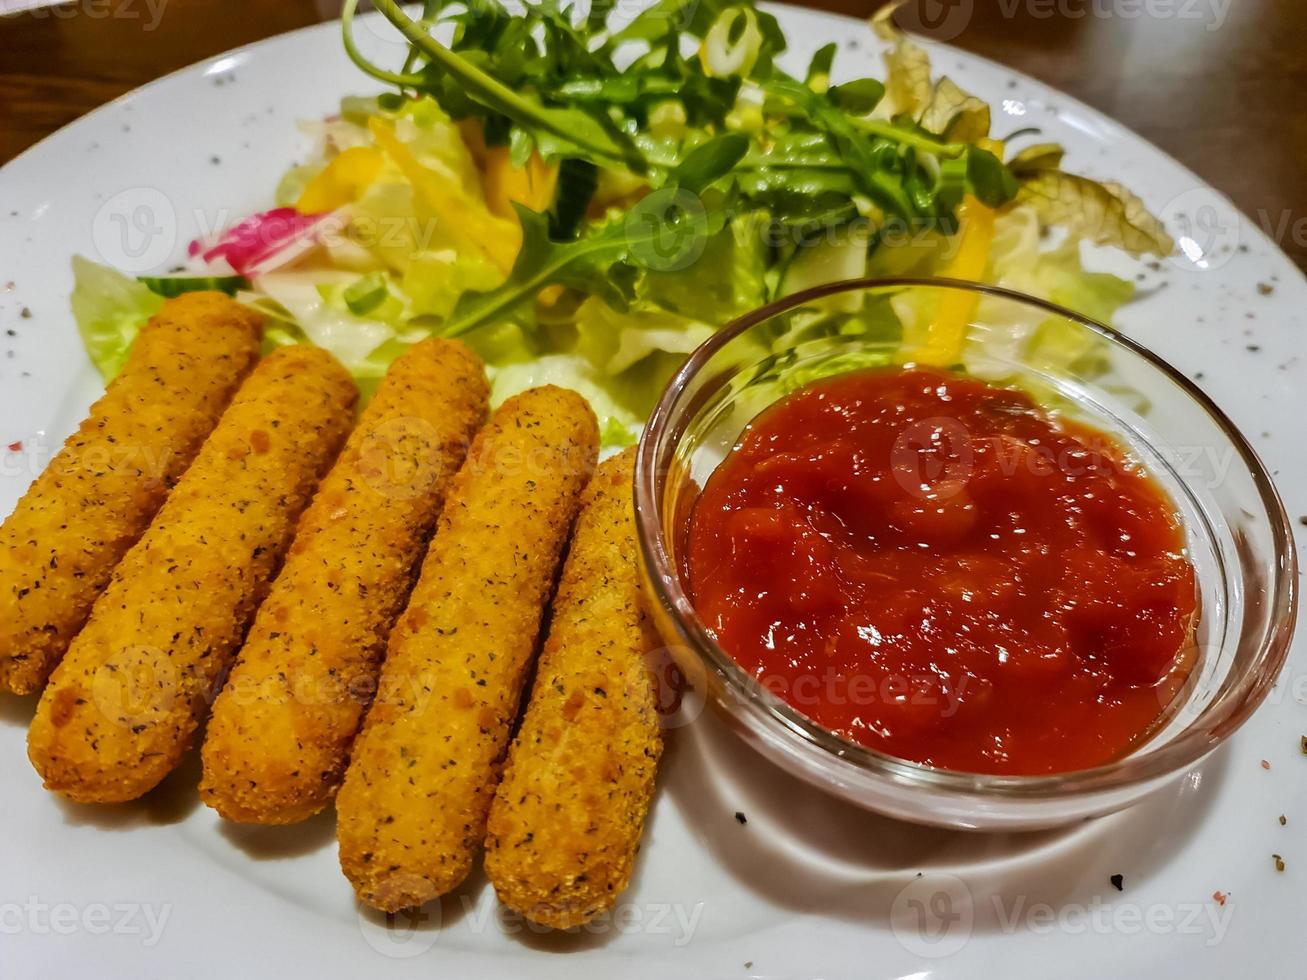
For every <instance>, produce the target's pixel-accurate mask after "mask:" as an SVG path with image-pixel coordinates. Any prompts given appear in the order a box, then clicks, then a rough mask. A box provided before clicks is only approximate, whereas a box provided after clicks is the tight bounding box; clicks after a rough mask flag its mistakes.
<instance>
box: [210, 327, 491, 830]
mask: <svg viewBox="0 0 1307 980" xmlns="http://www.w3.org/2000/svg"><path fill="white" fill-rule="evenodd" d="M488 399H489V390H488V386H487V384H486V379H485V372H484V369H483V368H482V365H481V362H480V361H479V360H477V357H476V355H475V354H473V353H472V352H471V351H470V350H469V349H468V348H467V347H466V346H465V345H463V344H462V343H461V342H459V341H457V340H428V341H425V342H423V343H421V344H418V345H417V346H415V347H413V348H412V349H410V350H409V351H408V352H407V353H406V354H404V355H403V356H402V357H400V358H399V359H398V360H397V361H395V363H394V364H393V365H392V366H391V368H390V371H389V372H388V373H387V375H386V378H385V380H384V381H383V382H382V384H381V387H380V389H379V390H378V391H377V394H376V396H375V397H374V398H373V400H372V401H371V403H370V404H369V405H368V407H367V409H366V411H365V412H364V413H363V418H362V419H361V420H360V422H359V425H358V427H357V428H356V429H355V430H354V433H353V434H352V435H351V436H350V439H349V442H348V443H347V444H346V446H345V449H344V451H343V452H342V453H341V456H340V459H338V460H337V461H336V465H335V466H334V467H332V470H331V472H330V473H329V474H328V475H327V478H326V479H325V480H323V482H322V486H321V487H320V488H319V490H318V493H317V495H316V496H315V497H314V499H313V503H312V504H311V505H310V506H309V509H308V510H307V511H305V514H304V518H303V519H302V520H301V522H300V526H299V530H298V531H297V532H296V535H295V543H294V544H293V545H291V549H290V553H289V555H288V556H287V558H286V564H285V566H284V567H283V568H282V570H281V574H280V575H278V576H277V580H276V582H275V583H274V584H273V587H272V591H271V592H270V593H269V595H268V598H267V600H266V601H265V602H264V604H263V606H262V607H261V608H260V609H259V613H258V616H257V617H256V618H255V620H254V626H253V627H252V628H251V630H250V635H249V637H248V638H247V639H246V641H245V646H244V648H243V649H242V650H241V652H240V655H239V656H238V658H237V661H236V666H235V667H234V668H233V669H232V672H231V676H230V678H229V679H228V681H227V684H226V686H225V687H224V688H223V691H222V694H221V695H219V697H218V701H217V703H216V704H215V705H214V708H213V717H212V718H210V719H209V726H208V731H207V733H206V735H205V741H204V748H203V757H204V778H203V781H202V782H201V783H200V795H201V796H202V797H203V799H204V802H205V803H207V804H208V805H209V806H211V807H213V808H214V809H216V810H217V811H218V812H219V813H220V814H222V815H223V816H224V817H226V818H227V819H229V820H237V821H241V822H245V823H260V824H285V823H295V822H296V821H299V820H303V819H305V818H307V817H309V816H312V815H313V814H315V813H317V812H318V811H320V810H322V809H323V807H325V806H327V805H328V804H329V803H330V802H331V799H332V797H333V796H335V795H336V789H337V787H338V786H339V785H340V780H341V777H342V776H343V775H344V772H345V763H346V761H347V759H348V757H349V748H350V744H351V743H352V742H353V740H354V736H355V735H356V734H357V733H358V729H359V723H360V722H361V721H362V718H363V713H364V712H365V711H366V710H367V706H368V703H369V701H370V700H371V697H372V694H373V692H374V691H375V690H376V681H377V672H378V670H379V668H380V666H381V658H382V656H383V654H384V653H385V650H386V639H387V637H388V636H389V635H390V630H391V627H392V626H393V625H394V623H395V619H396V617H398V615H399V614H400V612H401V611H402V610H403V608H404V602H405V600H406V599H407V598H408V594H409V590H410V589H411V588H412V585H413V579H414V576H415V574H416V572H417V568H418V564H419V561H420V560H421V558H422V551H423V549H424V548H425V546H426V543H427V540H428V538H429V537H430V535H431V531H432V529H433V528H434V527H435V523H436V518H437V516H438V515H439V513H440V506H441V504H442V502H443V501H444V497H445V491H446V490H447V489H448V487H449V484H450V482H451V481H452V479H453V477H454V474H455V472H457V470H458V468H459V466H461V465H462V463H463V459H464V457H465V456H466V454H467V450H468V446H469V445H470V444H471V442H472V438H473V436H475V435H476V431H477V429H479V428H480V427H481V425H482V424H483V423H484V422H485V420H486V412H487V402H488Z"/></svg>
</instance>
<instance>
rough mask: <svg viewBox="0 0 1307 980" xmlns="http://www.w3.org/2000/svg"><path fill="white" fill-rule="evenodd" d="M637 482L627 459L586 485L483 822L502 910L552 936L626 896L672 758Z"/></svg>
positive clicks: (631, 458) (608, 465)
mask: <svg viewBox="0 0 1307 980" xmlns="http://www.w3.org/2000/svg"><path fill="white" fill-rule="evenodd" d="M634 478H635V450H634V449H631V450H628V451H627V452H624V453H622V454H621V455H620V456H616V457H614V458H613V459H610V460H608V461H607V462H605V463H604V464H603V465H601V466H600V467H599V470H598V472H597V473H595V477H594V480H593V481H591V483H590V486H589V487H588V488H587V489H586V496H585V501H584V503H583V505H582V508H581V516H580V517H578V518H577V523H576V533H575V535H573V538H572V545H571V548H570V550H569V551H568V556H567V563H566V564H565V565H564V567H563V576H562V579H561V581H560V582H559V585H558V593H557V595H556V596H555V597H554V603H553V613H552V618H551V620H550V626H549V636H548V638H547V639H546V640H545V646H544V650H543V651H542V652H541V654H540V664H539V667H538V669H537V673H536V680H535V686H534V689H533V690H532V693H531V700H530V703H529V706H528V708H527V710H526V716H525V718H524V720H523V722H522V728H521V730H520V731H519V732H518V735H517V738H516V739H515V740H514V742H513V746H512V748H511V749H510V750H509V754H508V762H507V765H506V766H505V769H504V775H503V780H502V781H501V782H500V784H499V789H498V791H497V792H496V793H495V799H494V802H493V803H492V804H491V807H490V818H489V821H488V823H487V835H486V857H485V862H486V874H487V875H488V876H489V878H490V881H491V883H492V884H493V885H494V886H495V892H496V894H497V895H498V896H499V900H500V901H501V902H503V903H504V904H505V905H506V906H508V907H509V908H511V909H513V910H515V911H517V912H520V913H521V914H522V915H525V916H526V917H527V918H528V919H531V920H532V921H533V922H538V923H541V924H542V925H547V926H552V927H553V928H555V929H568V928H572V927H573V926H578V925H582V924H584V923H586V922H589V921H590V920H591V919H593V918H594V917H595V916H596V915H598V914H599V913H600V912H603V911H605V910H607V909H610V908H611V907H612V906H613V904H614V903H615V902H616V900H617V897H618V895H620V894H621V893H622V892H623V891H624V890H625V889H626V886H627V884H628V883H629V882H630V879H631V868H632V866H633V865H634V863H635V856H636V853H637V852H638V850H639V847H640V835H641V832H642V831H643V830H644V821H645V816H646V814H647V813H648V811H649V802H650V800H651V799H652V797H653V789H654V777H655V775H656V773H657V770H658V760H659V757H660V756H661V755H662V747H663V743H662V732H661V729H660V727H659V724H658V713H657V706H656V700H655V696H656V692H655V690H654V685H653V681H652V679H651V677H650V673H649V669H648V667H647V666H646V664H645V655H646V653H648V652H649V651H650V650H652V649H653V648H654V647H655V646H656V645H657V639H656V634H655V633H654V631H653V628H652V624H651V623H650V622H649V620H648V619H647V617H646V615H645V612H644V606H643V600H642V597H641V593H640V579H639V574H638V570H637V567H636V552H637V548H636V541H635V519H634V512H633V506H632V500H631V494H632V484H633V481H634Z"/></svg>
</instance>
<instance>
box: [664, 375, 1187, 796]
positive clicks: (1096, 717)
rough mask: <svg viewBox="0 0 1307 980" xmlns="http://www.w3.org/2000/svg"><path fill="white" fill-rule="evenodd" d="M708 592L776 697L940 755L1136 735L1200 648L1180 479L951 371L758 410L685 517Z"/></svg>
mask: <svg viewBox="0 0 1307 980" xmlns="http://www.w3.org/2000/svg"><path fill="white" fill-rule="evenodd" d="M687 530H688V534H687V538H686V541H687V549H686V556H687V557H686V570H687V572H688V576H689V583H690V590H691V593H692V596H693V601H694V604H695V608H696V610H697V611H698V613H699V616H700V617H701V619H702V620H703V621H704V622H705V623H706V624H707V626H708V627H709V628H710V629H711V630H712V631H713V633H714V634H715V636H716V637H717V640H718V642H719V643H720V644H721V646H722V647H723V649H725V650H726V651H727V652H728V653H730V654H731V655H732V656H733V657H734V658H735V660H736V661H737V662H738V663H739V664H740V666H741V667H743V668H744V670H746V671H747V672H748V673H750V674H751V675H752V676H753V677H754V678H755V679H757V681H758V682H759V683H760V684H762V685H763V686H764V687H766V688H767V689H768V690H770V691H771V692H772V693H773V694H775V695H776V696H778V697H780V698H782V699H783V700H785V701H788V702H789V703H790V704H791V705H793V706H794V707H795V708H797V709H798V710H800V711H801V712H803V713H804V714H806V715H807V716H808V717H810V718H811V719H812V720H814V721H815V722H817V723H818V724H820V725H822V726H823V727H825V728H827V729H829V730H830V731H832V732H834V733H836V734H838V735H840V736H843V737H844V738H846V739H849V740H851V741H855V742H860V743H862V744H863V745H867V746H869V747H871V748H874V749H879V750H880V751H883V752H887V753H890V754H892V755H895V756H899V757H901V758H904V759H911V760H914V761H916V762H921V763H925V764H927V765H930V766H935V767H939V768H945V769H954V770H961V771H966V772H983V773H1006V774H1041V773H1043V774H1046V773H1056V772H1066V771H1070V770H1075V769H1083V768H1087V767H1090V766H1095V765H1099V764H1101V763H1105V762H1109V761H1111V760H1113V759H1116V758H1119V757H1120V756H1121V755H1123V754H1124V753H1126V752H1127V751H1129V750H1130V749H1131V748H1132V747H1133V746H1135V745H1137V744H1138V743H1139V742H1140V741H1141V740H1143V739H1145V738H1147V737H1148V736H1149V735H1150V734H1151V733H1152V732H1153V731H1155V730H1156V728H1157V726H1158V725H1159V723H1160V722H1161V721H1162V720H1163V719H1164V717H1165V716H1166V712H1167V708H1168V707H1169V706H1170V705H1171V703H1172V701H1173V700H1174V698H1175V696H1176V694H1177V693H1178V691H1179V689H1180V687H1181V686H1182V685H1183V683H1184V680H1185V678H1186V676H1187V674H1188V672H1189V670H1190V668H1191V667H1192V661H1193V641H1192V630H1193V622H1194V619H1195V614H1196V607H1197V597H1196V587H1195V576H1194V570H1193V566H1192V565H1191V564H1190V562H1189V560H1188V559H1187V558H1186V557H1185V553H1184V549H1185V538H1184V530H1183V527H1182V524H1181V521H1180V519H1179V516H1178V515H1177V513H1176V511H1175V508H1174V506H1173V505H1172V504H1171V502H1170V500H1169V499H1168V497H1167V496H1166V494H1165V492H1164V491H1163V490H1162V489H1161V488H1160V487H1159V486H1157V484H1156V483H1155V482H1154V481H1153V480H1152V479H1151V478H1150V477H1149V476H1148V475H1147V474H1146V473H1144V472H1142V471H1141V470H1140V469H1139V468H1138V466H1137V465H1135V464H1133V463H1131V462H1130V461H1129V460H1128V456H1127V454H1126V452H1125V450H1124V449H1123V448H1122V447H1121V446H1120V445H1119V444H1118V443H1116V442H1115V441H1114V440H1112V439H1111V438H1110V437H1109V436H1107V435H1105V434H1104V433H1101V432H1098V431H1095V430H1093V429H1090V428H1088V427H1085V426H1081V425H1078V424H1075V423H1072V422H1069V421H1065V420H1061V419H1057V418H1055V417H1053V416H1051V415H1050V414H1049V413H1047V412H1046V411H1044V410H1043V409H1042V408H1040V407H1039V405H1037V404H1036V403H1035V402H1034V401H1033V400H1032V399H1031V398H1030V397H1029V396H1028V395H1027V394H1025V393H1023V392H1020V391H1016V390H1012V389H1007V388H1000V387H996V386H993V385H990V384H987V383H985V382H983V381H979V380H976V379H973V378H968V377H964V376H961V375H958V374H953V373H950V372H946V371H942V370H936V369H924V368H906V369H898V368H895V369H886V370H873V371H860V372H855V373H852V374H846V375H842V376H840V377H838V378H835V379H832V380H827V381H823V382H819V383H817V384H814V385H810V386H808V387H806V388H803V389H800V390H799V391H796V392H794V393H793V394H791V395H789V396H788V397H786V398H785V399H783V400H782V401H780V402H778V403H777V404H775V405H773V406H772V407H771V408H769V409H767V410H766V411H765V412H763V413H762V414H761V415H760V416H758V417H757V418H756V419H754V421H753V422H752V423H750V425H749V426H748V428H747V429H746V430H745V431H744V433H743V434H742V435H741V437H740V441H739V442H738V443H737V445H736V446H735V448H734V449H733V450H732V451H731V453H730V454H729V455H728V456H727V458H726V459H725V460H724V461H723V463H722V464H721V465H720V466H719V467H718V469H717V470H716V471H715V472H714V473H713V475H712V476H711V478H710V479H709V480H708V483H707V485H706V486H705V487H704V489H703V492H702V493H701V494H700V496H699V498H698V500H697V501H696V502H695V504H694V507H693V509H692V511H691V513H690V516H689V526H688V529H687Z"/></svg>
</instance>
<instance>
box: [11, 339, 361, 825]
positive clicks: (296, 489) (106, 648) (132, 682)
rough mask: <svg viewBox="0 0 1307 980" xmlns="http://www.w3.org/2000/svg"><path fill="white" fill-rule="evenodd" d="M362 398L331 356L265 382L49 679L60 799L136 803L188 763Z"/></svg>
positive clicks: (44, 751)
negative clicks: (197, 733) (239, 648)
mask: <svg viewBox="0 0 1307 980" xmlns="http://www.w3.org/2000/svg"><path fill="white" fill-rule="evenodd" d="M355 397H356V391H355V389H354V385H353V383H352V382H351V381H350V378H349V375H348V374H346V373H345V370H344V369H343V368H342V367H341V366H340V365H339V364H338V363H337V362H336V361H335V359H334V358H332V356H331V355H330V354H328V353H327V352H326V351H323V350H321V349H319V348H315V347H288V348H283V349H281V350H279V351H276V352H275V353H273V354H271V355H270V356H269V357H268V358H267V359H266V360H264V361H263V363H262V364H260V365H259V366H258V367H257V368H255V370H254V373H253V374H251V375H250V377H249V379H248V380H247V381H246V382H245V384H244V385H242V386H241V389H240V391H239V392H238V393H237V394H236V398H235V399H234V400H233V401H232V404H231V407H230V408H228V409H227V411H226V413H225V414H224V415H223V417H222V420H221V421H220V422H219V423H218V427H217V428H216V429H214V431H213V435H211V436H210V437H209V439H208V441H206V442H205V444H204V446H203V448H202V449H201V450H200V454H199V455H198V456H197V457H196V459H195V462H194V463H193V464H191V468H190V469H189V470H187V471H186V475H185V476H183V477H182V478H181V480H180V481H179V482H178V484H177V486H176V488H175V489H174V490H173V491H172V493H171V494H169V496H168V501H167V503H165V504H164V505H163V508H162V509H161V510H160V511H159V513H158V516H157V517H156V518H155V520H154V523H153V524H151V525H150V529H149V530H148V531H146V532H145V535H144V537H142V538H141V540H140V541H139V542H138V543H137V544H136V546H135V547H134V548H132V550H131V551H129V552H128V553H127V556H126V557H125V558H124V559H123V560H122V562H121V564H119V566H118V568H117V569H116V570H115V571H114V574H113V579H112V581H111V582H110V583H109V587H108V589H107V590H106V591H105V593H104V595H102V596H101V597H100V599H99V601H98V602H96V604H95V608H94V609H93V610H92V611H91V617H90V619H89V620H88V621H87V624H86V628H85V629H83V630H82V632H81V633H79V634H78V636H77V638H76V639H75V640H74V641H73V643H72V645H71V646H70V647H69V648H68V653H67V655H66V656H65V657H64V659H63V662H62V663H61V664H60V665H59V666H58V667H57V668H56V669H55V672H54V674H53V675H52V676H51V678H50V683H49V685H48V686H47V687H46V689H45V693H44V694H43V695H42V697H41V703H40V704H39V705H38V706H37V710H36V717H35V718H34V719H33V721H32V727H31V729H30V731H29V732H28V739H27V747H28V755H29V756H30V758H31V760H32V764H33V765H34V766H35V767H36V770H37V772H39V773H40V774H41V776H42V778H44V780H45V785H46V788H48V789H52V790H55V791H57V792H59V793H62V794H64V795H65V796H67V797H69V798H70V799H73V800H78V801H83V802H98V803H112V802H119V801H123V800H132V799H136V798H137V797H139V796H141V795H143V794H144V793H146V792H148V791H149V790H151V789H153V788H154V786H156V785H157V784H158V783H159V781H160V780H161V779H163V777H164V776H166V775H167V774H168V773H169V772H170V771H171V770H172V769H173V768H174V767H175V766H176V765H177V763H178V762H179V761H180V760H181V758H182V756H183V755H184V754H185V752H186V750H187V748H188V747H189V746H190V742H191V738H192V737H193V735H194V733H195V729H196V727H197V726H198V725H199V724H200V722H201V721H202V720H203V718H204V716H205V715H206V714H207V713H208V707H209V705H210V704H211V703H212V697H213V695H214V694H215V693H216V692H215V688H216V687H217V685H218V684H220V683H221V679H222V675H223V673H224V671H225V670H226V668H227V667H228V665H229V664H230V662H231V658H232V655H233V654H234V653H235V651H236V647H237V645H238V644H239V643H240V640H241V637H242V636H243V635H244V633H245V630H246V628H247V627H248V625H249V622H250V618H251V617H252V616H253V614H254V611H255V609H257V608H258V605H259V602H260V601H261V600H262V598H263V596H264V595H265V594H266V592H267V586H268V582H269V581H270V579H271V577H272V575H273V573H274V571H275V570H276V566H277V564H278V562H279V561H280V559H281V555H282V553H283V552H284V551H285V548H286V545H287V544H289V543H290V538H291V534H292V532H293V530H294V526H295V521H296V519H297V518H298V517H299V515H300V512H301V511H302V510H303V509H304V506H305V505H306V504H307V503H308V501H309V497H310V495H311V494H312V492H313V488H314V487H315V486H316V485H317V482H318V479H319V478H320V477H321V475H322V473H323V471H324V470H325V469H326V468H327V466H328V465H330V463H331V461H332V458H333V457H334V456H335V454H336V452H337V450H338V449H339V448H340V445H341V443H342V442H343V441H344V438H345V435H346V434H347V432H348V431H349V426H350V423H351V421H352V415H353V413H352V410H351V409H352V406H353V404H354V399H355Z"/></svg>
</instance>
